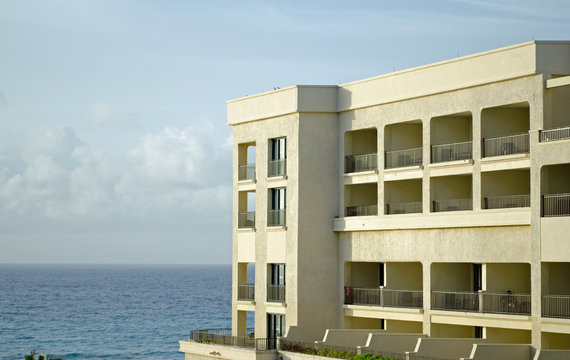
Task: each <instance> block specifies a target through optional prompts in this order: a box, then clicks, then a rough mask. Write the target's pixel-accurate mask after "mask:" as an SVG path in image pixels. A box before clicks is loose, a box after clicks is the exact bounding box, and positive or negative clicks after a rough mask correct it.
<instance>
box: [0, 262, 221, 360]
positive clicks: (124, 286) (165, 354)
mask: <svg viewBox="0 0 570 360" xmlns="http://www.w3.org/2000/svg"><path fill="white" fill-rule="evenodd" d="M231 279H232V276H231V266H230V265H179V266H178V265H173V266H169V265H161V266H155V265H4V264H0V359H2V360H12V359H24V355H25V354H29V353H30V351H31V350H33V349H36V350H38V352H45V353H46V354H54V355H56V356H57V357H61V358H63V359H141V360H143V359H144V360H150V359H178V360H182V359H184V354H183V353H180V352H178V340H185V339H188V336H189V330H191V329H198V328H201V329H211V328H229V327H231Z"/></svg>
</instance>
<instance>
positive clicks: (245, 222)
mask: <svg viewBox="0 0 570 360" xmlns="http://www.w3.org/2000/svg"><path fill="white" fill-rule="evenodd" d="M254 227H255V211H248V212H241V213H239V215H238V228H239V229H253V228H254Z"/></svg>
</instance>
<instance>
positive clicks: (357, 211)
mask: <svg viewBox="0 0 570 360" xmlns="http://www.w3.org/2000/svg"><path fill="white" fill-rule="evenodd" d="M345 210H346V212H345V214H344V216H374V215H378V205H360V206H347V207H346V209H345Z"/></svg>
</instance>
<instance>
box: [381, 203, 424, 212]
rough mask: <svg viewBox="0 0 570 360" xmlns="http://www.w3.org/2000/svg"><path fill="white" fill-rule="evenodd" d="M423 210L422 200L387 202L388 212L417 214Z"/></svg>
mask: <svg viewBox="0 0 570 360" xmlns="http://www.w3.org/2000/svg"><path fill="white" fill-rule="evenodd" d="M421 212H422V202H421V201H416V202H402V203H390V204H386V214H388V215H393V214H415V213H421Z"/></svg>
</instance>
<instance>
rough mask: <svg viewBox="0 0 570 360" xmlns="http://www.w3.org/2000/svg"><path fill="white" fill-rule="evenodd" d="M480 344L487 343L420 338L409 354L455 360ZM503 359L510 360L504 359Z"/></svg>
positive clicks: (473, 340)
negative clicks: (474, 345)
mask: <svg viewBox="0 0 570 360" xmlns="http://www.w3.org/2000/svg"><path fill="white" fill-rule="evenodd" d="M482 342H483V343H484V342H487V340H486V339H474V338H469V339H460V338H450V339H446V338H437V339H436V338H420V339H418V343H417V345H416V349H415V351H413V352H410V353H409V354H410V355H412V354H413V355H417V356H423V357H426V358H437V359H457V358H460V357H466V356H469V355H470V354H471V353H472V349H473V344H477V343H482ZM504 359H510V358H509V357H505V358H504Z"/></svg>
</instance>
